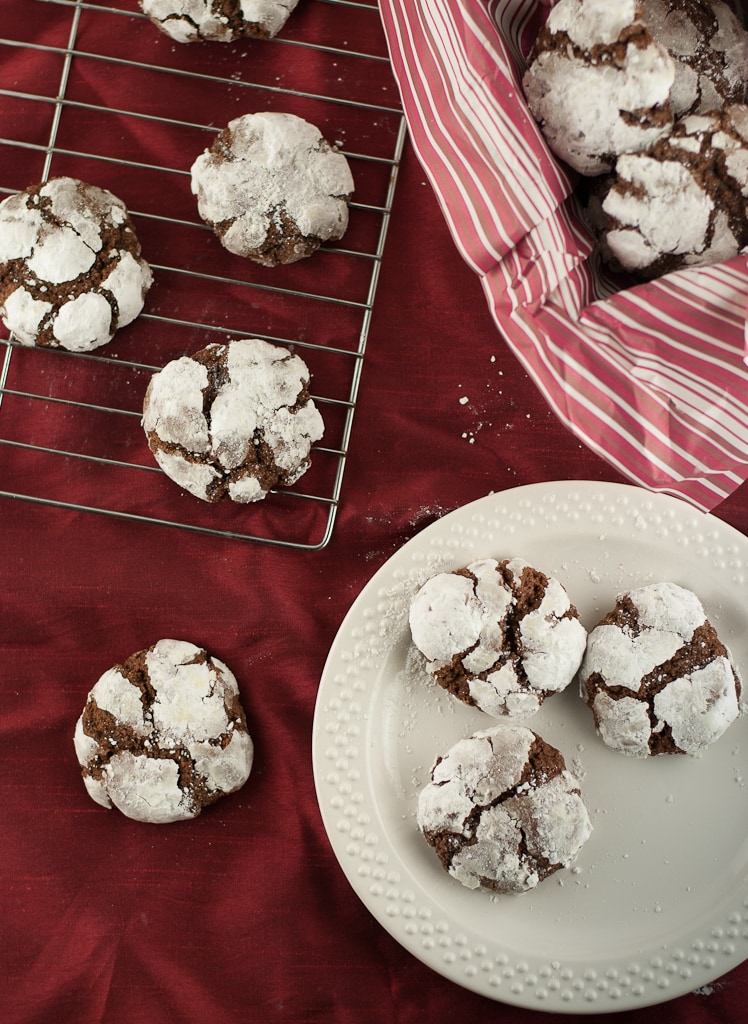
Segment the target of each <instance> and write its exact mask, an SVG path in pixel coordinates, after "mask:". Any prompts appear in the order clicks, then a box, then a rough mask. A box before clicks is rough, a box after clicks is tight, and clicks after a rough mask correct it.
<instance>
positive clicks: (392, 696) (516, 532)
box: [313, 481, 748, 1013]
mask: <svg viewBox="0 0 748 1024" xmlns="http://www.w3.org/2000/svg"><path fill="white" fill-rule="evenodd" d="M513 555H518V556H520V557H522V558H524V559H525V560H527V561H528V562H531V563H532V564H533V565H535V566H536V567H537V568H539V569H542V570H543V571H544V572H545V573H547V574H550V575H554V576H556V577H557V578H558V579H560V580H561V581H562V582H563V583H564V584H565V586H566V588H567V590H568V591H569V594H570V596H571V599H572V601H573V602H574V603H575V604H576V606H577V608H578V610H579V612H580V615H581V617H582V620H583V622H584V623H585V625H586V626H587V627H588V628H591V627H592V626H593V625H595V623H596V622H597V621H598V619H599V618H601V617H602V616H603V615H604V614H605V613H606V612H607V611H608V610H609V608H610V607H611V606H612V604H613V602H614V600H615V597H616V595H617V594H618V593H620V592H621V591H623V590H628V589H630V588H631V587H633V586H638V585H641V584H643V583H647V582H653V581H655V580H672V581H673V582H676V583H679V584H681V585H682V586H686V587H688V588H690V589H692V590H694V591H695V592H696V593H698V595H699V596H700V598H701V600H702V602H703V604H704V606H705V608H706V611H707V615H708V616H709V618H710V619H711V621H712V622H713V623H714V625H715V626H716V628H717V630H718V632H719V633H720V636H721V637H722V639H723V641H724V642H725V643H726V644H727V646H728V647H730V649H731V650H732V653H733V655H734V657H735V660H736V662H737V663H738V665H739V666H743V673H744V675H745V677H746V678H748V604H747V603H746V594H748V587H747V584H748V539H746V538H745V537H744V536H742V535H741V534H740V533H738V532H737V531H736V530H734V529H732V528H731V527H729V526H727V525H726V524H724V523H722V522H721V521H720V520H718V519H715V518H713V517H711V516H707V515H704V514H703V513H700V512H698V511H696V510H695V509H693V508H691V507H690V506H689V505H686V504H685V503H683V502H682V501H680V500H678V499H676V498H671V497H668V496H664V495H657V494H651V493H649V492H647V491H644V490H641V489H639V488H636V487H631V486H626V485H616V484H604V483H589V482H573V481H572V482H561V483H552V484H535V485H530V486H527V487H519V488H517V489H515V490H511V491H505V492H502V493H500V494H494V495H489V496H488V497H486V498H482V499H480V500H479V501H476V502H473V503H471V504H470V505H467V506H465V507H464V508H461V509H458V510H456V511H455V512H452V513H450V514H448V515H446V516H444V517H443V518H442V519H440V520H439V521H438V522H436V523H433V524H432V525H431V526H429V527H427V528H426V529H425V530H423V532H422V533H420V534H418V535H417V536H416V537H414V538H413V539H412V540H411V541H409V542H408V543H407V544H405V545H404V546H403V547H402V548H401V549H400V550H399V551H398V552H397V553H396V554H395V555H394V556H393V557H392V558H390V559H389V561H388V562H386V563H385V565H384V566H383V567H382V568H381V569H380V570H379V571H378V572H377V573H376V575H375V576H374V577H373V578H372V579H371V581H370V582H369V583H368V584H367V586H366V587H365V588H364V590H363V591H362V593H361V594H360V595H359V597H358V598H357V600H356V601H355V603H354V604H353V606H352V608H351V609H350V611H349V613H348V615H347V616H346V618H345V621H344V622H343V624H342V626H341V628H340V630H339V633H338V636H337V637H336V639H335V642H334V644H333V646H332V648H331V651H330V654H329V657H328V661H327V664H326V666H325V670H324V674H323V677H322V681H321V684H320V689H319V695H318V699H317V707H316V711H315V721H314V733H313V759H314V772H315V782H316V786H317V796H318V799H319V804H320V809H321V812H322V817H323V820H324V823H325V827H326V829H327V832H328V835H329V837H330V841H331V843H332V846H333V849H334V851H335V854H336V856H337V857H338V859H339V861H340V864H341V867H342V868H343V871H344V872H345V874H346V876H347V877H348V879H349V881H350V883H351V885H352V886H353V888H354V890H355V891H356V892H357V893H358V895H359V897H360V898H361V899H362V900H363V902H364V904H365V905H366V906H367V907H368V909H369V910H370V911H371V913H372V914H373V915H374V916H375V917H376V918H377V920H378V921H379V922H380V923H381V924H382V925H383V926H384V927H385V928H386V929H387V930H388V931H389V932H390V933H391V934H392V935H393V936H394V938H396V939H397V940H398V941H399V942H400V943H401V944H402V945H403V946H405V947H406V948H407V949H408V950H410V951H411V952H412V953H413V954H414V955H415V956H417V957H418V958H420V959H421V960H422V961H424V962H425V963H426V964H428V965H429V966H430V967H432V968H433V969H434V970H436V971H438V972H439V973H440V974H442V975H444V976H445V977H447V978H450V979H451V980H452V981H454V982H456V983H458V984H460V985H463V986H465V987H466V988H469V989H473V990H475V991H476V992H480V993H481V994H483V995H485V996H489V997H490V998H493V999H497V1000H501V1001H503V1002H507V1003H514V1004H517V1005H522V1006H526V1007H531V1008H534V1009H539V1010H553V1011H562V1012H569V1013H585V1012H586V1013H593V1012H594V1013H600V1012H604V1011H612V1010H623V1009H629V1008H632V1007H638V1006H647V1005H652V1004H655V1003H659V1002H663V1001H665V1000H667V999H671V998H674V997H675V996H678V995H682V994H684V993H686V992H689V991H691V990H693V989H696V988H698V987H700V986H703V985H705V984H708V983H709V982H711V981H713V980H714V979H715V978H717V977H719V976H720V975H722V974H724V973H725V972H727V971H728V970H730V969H731V968H732V967H734V966H736V965H737V964H739V963H740V962H741V961H742V960H744V959H745V958H746V957H748V716H747V717H746V718H745V719H740V720H738V721H737V722H736V723H734V724H733V725H732V726H731V727H730V729H729V730H728V731H727V733H725V735H724V736H723V737H722V738H721V739H720V740H719V741H718V742H717V743H715V744H714V745H713V746H712V747H711V748H710V749H709V750H708V751H707V752H706V753H705V754H704V755H703V756H702V757H700V758H689V757H685V756H673V755H671V756H669V757H668V756H665V757H659V758H649V759H645V760H637V759H630V758H627V757H625V756H624V755H621V754H618V753H615V752H613V751H611V750H609V749H608V748H607V747H605V746H604V744H603V743H602V742H601V741H600V740H599V739H598V738H597V737H596V735H595V733H594V730H593V728H592V719H591V714H590V712H589V711H588V709H587V708H586V707H585V706H584V704H583V703H582V701H581V699H580V698H579V696H578V693H577V688H576V685H575V684H574V683H572V685H571V686H570V687H569V688H568V689H567V690H566V691H565V692H564V693H562V694H560V695H557V696H554V697H552V698H550V699H548V700H547V701H546V703H545V704H544V706H543V707H542V708H541V710H540V711H539V712H538V713H537V714H536V715H534V716H532V717H530V718H527V719H525V722H526V723H527V724H528V725H530V726H531V727H532V728H533V729H535V731H537V732H539V733H540V734H541V735H542V736H544V738H545V739H547V740H549V741H550V742H551V743H553V744H554V745H555V746H557V747H558V748H559V749H560V750H561V751H562V752H563V753H564V755H565V757H566V761H567V765H568V767H569V768H571V770H572V771H573V772H575V774H576V775H577V778H578V779H579V781H580V783H581V787H582V792H583V795H584V798H585V802H586V804H587V806H588V809H589V811H590V815H591V818H592V822H593V826H594V831H593V834H592V836H591V838H590V839H589V841H588V842H587V844H586V845H585V847H584V848H583V849H582V851H581V853H580V855H579V857H578V858H577V861H576V863H575V865H574V867H573V868H571V869H566V870H562V871H559V872H557V873H556V874H555V875H553V876H551V877H550V878H549V879H547V880H546V881H545V882H543V883H541V885H540V886H538V888H537V889H536V890H534V891H531V892H528V893H524V894H522V895H519V896H492V895H489V894H486V893H483V892H472V891H470V890H468V889H465V888H464V887H463V886H461V885H460V884H459V883H458V882H456V881H454V880H453V879H451V878H450V877H449V876H448V875H447V874H446V873H445V872H444V871H443V869H442V868H441V866H440V864H439V862H438V860H437V858H436V856H435V854H434V853H433V851H432V850H431V849H430V848H429V847H428V846H427V844H426V843H425V842H424V840H423V839H422V837H421V835H420V834H419V832H418V828H417V825H416V820H415V806H416V800H417V796H418V793H419V791H420V789H421V788H422V787H423V786H424V785H425V783H426V781H427V779H428V774H429V771H430V769H431V766H432V764H433V762H434V760H435V758H436V756H437V755H439V754H442V753H444V752H445V751H446V750H447V749H448V748H449V747H450V746H451V745H452V744H453V743H454V742H455V741H456V740H457V739H458V738H460V737H462V736H466V735H468V734H470V733H471V732H473V731H474V730H476V729H478V728H485V727H487V726H488V725H490V724H492V722H493V720H492V719H490V718H488V716H486V715H483V714H482V713H481V712H478V711H476V710H475V709H472V708H469V707H467V706H465V705H463V704H461V703H459V702H457V701H455V700H454V698H452V697H451V696H450V695H449V694H448V693H446V691H444V690H442V689H440V688H439V687H437V686H436V685H435V684H434V683H432V682H431V681H429V680H428V679H427V678H426V677H425V675H424V673H423V670H422V667H421V664H420V662H419V660H418V658H417V657H416V656H415V655H414V651H413V648H412V645H411V642H410V632H409V629H408V620H407V612H408V603H409V600H410V598H411V596H412V595H413V594H414V593H415V591H416V589H417V588H418V586H419V585H420V584H421V583H422V582H423V581H424V580H425V579H426V578H427V577H428V576H429V575H431V574H432V573H433V572H435V571H438V570H439V569H442V568H448V569H455V568H458V567H460V566H462V565H464V564H466V563H467V562H469V561H471V560H472V559H474V558H479V557H485V556H488V557H497V558H502V557H509V556H513Z"/></svg>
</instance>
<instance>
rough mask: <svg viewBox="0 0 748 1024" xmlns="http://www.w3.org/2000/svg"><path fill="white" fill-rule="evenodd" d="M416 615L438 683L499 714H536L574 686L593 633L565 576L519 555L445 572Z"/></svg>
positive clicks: (421, 645)
mask: <svg viewBox="0 0 748 1024" xmlns="http://www.w3.org/2000/svg"><path fill="white" fill-rule="evenodd" d="M409 621H410V629H411V634H412V637H413V642H414V644H415V646H416V647H417V648H418V650H419V651H420V652H421V653H422V654H423V655H424V657H425V658H426V664H427V668H428V671H429V672H430V673H431V674H432V675H433V676H434V677H435V679H436V680H437V682H438V683H439V684H440V685H441V686H443V687H444V688H445V689H447V690H448V691H449V692H450V693H452V694H453V695H454V696H456V697H457V698H458V699H460V700H462V701H464V702H465V703H467V704H472V705H474V706H476V707H478V708H480V709H481V710H482V711H485V712H486V713H487V714H489V715H493V716H494V717H503V716H507V715H508V716H519V715H528V714H532V713H534V712H535V711H537V710H538V708H539V707H540V706H541V704H542V703H543V701H544V700H545V698H546V697H548V696H550V695H551V694H553V693H558V692H560V691H561V690H563V689H564V688H565V687H566V686H568V685H569V683H570V682H571V680H572V678H573V677H574V674H575V672H576V671H577V669H578V668H579V664H580V662H581V660H582V655H583V653H584V647H585V642H586V636H587V634H586V631H585V629H584V626H583V625H582V624H581V622H580V621H579V617H578V615H577V612H576V609H575V608H574V606H573V605H572V603H571V601H570V599H569V596H568V594H567V593H566V591H565V589H564V588H563V586H562V585H561V583H559V581H558V580H556V579H554V578H553V577H548V576H546V575H545V574H544V573H542V572H540V571H539V570H537V569H535V568H533V567H532V566H530V565H528V563H527V562H525V561H523V560H522V559H519V558H512V559H505V560H503V561H501V562H499V561H496V560H495V559H490V558H488V559H480V560H478V561H475V562H472V563H470V564H469V565H468V566H466V567H465V568H464V569H460V570H458V571H456V572H451V573H446V572H445V573H437V574H436V575H435V576H432V577H431V578H430V579H428V580H427V581H426V582H425V583H424V584H423V586H422V587H421V588H420V590H419V591H418V593H417V594H416V595H415V597H414V598H413V601H412V602H411V605H410V611H409Z"/></svg>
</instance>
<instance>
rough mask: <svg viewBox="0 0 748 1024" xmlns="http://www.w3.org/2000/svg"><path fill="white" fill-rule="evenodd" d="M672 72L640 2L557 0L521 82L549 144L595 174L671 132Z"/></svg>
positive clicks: (579, 167)
mask: <svg viewBox="0 0 748 1024" xmlns="http://www.w3.org/2000/svg"><path fill="white" fill-rule="evenodd" d="M674 78H675V65H674V61H673V59H672V57H671V56H670V54H669V53H668V51H667V49H666V48H665V47H664V46H661V45H660V44H659V43H658V42H657V41H656V40H655V39H653V38H652V34H651V33H650V32H649V31H648V29H647V27H646V25H645V24H644V22H643V20H642V18H641V7H640V5H639V4H638V3H637V2H636V0H617V2H616V3H611V2H610V0H559V2H558V3H557V4H555V6H553V7H552V8H551V11H550V13H549V15H548V19H547V22H546V24H545V25H544V26H543V28H542V29H541V30H540V33H539V34H538V37H537V40H536V41H535V44H534V46H533V48H532V50H531V52H530V54H529V56H528V66H527V70H526V72H525V74H524V76H523V80H522V85H523V88H524V92H525V98H526V99H527V104H528V106H529V108H530V112H531V113H532V115H533V117H534V118H535V120H536V121H537V122H538V124H539V126H540V129H541V131H542V133H543V135H544V137H545V139H546V141H547V142H548V145H549V146H550V148H551V149H552V150H553V151H554V153H555V154H556V155H557V156H559V157H561V159H563V160H565V161H566V163H567V164H569V165H570V166H571V167H573V168H574V169H575V170H577V171H579V172H580V173H581V174H586V175H589V174H600V173H602V172H604V171H606V170H610V169H611V168H612V166H613V163H614V161H615V158H616V156H617V155H618V154H619V153H627V152H633V151H638V150H641V149H646V148H647V147H648V146H650V145H651V144H652V143H653V142H655V141H656V139H658V138H659V137H660V136H661V135H664V134H665V133H666V132H668V131H669V130H670V128H671V126H672V124H673V111H672V108H671V105H670V91H671V88H672V85H673V81H674Z"/></svg>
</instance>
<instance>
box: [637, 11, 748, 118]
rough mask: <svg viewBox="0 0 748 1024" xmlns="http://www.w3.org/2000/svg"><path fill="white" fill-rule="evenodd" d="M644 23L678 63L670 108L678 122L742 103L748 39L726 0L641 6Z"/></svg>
mask: <svg viewBox="0 0 748 1024" xmlns="http://www.w3.org/2000/svg"><path fill="white" fill-rule="evenodd" d="M641 3H642V20H643V21H644V22H645V24H646V26H647V28H648V29H649V31H650V32H651V33H652V36H653V37H654V38H655V39H656V40H657V42H658V43H660V44H661V45H662V46H664V47H665V48H666V49H667V50H668V52H669V53H670V54H671V56H672V57H673V62H674V67H675V78H674V80H673V86H672V89H671V92H670V102H671V104H672V107H673V112H674V114H675V116H676V117H683V116H684V115H686V114H693V113H706V112H708V111H712V110H719V109H721V108H722V107H723V106H725V105H727V104H730V103H741V102H742V101H743V99H744V96H745V79H746V72H747V71H748V63H747V62H748V45H747V41H748V33H747V32H746V30H745V29H744V28H743V26H742V25H741V23H740V20H739V18H738V17H737V15H736V14H735V13H734V12H733V11H732V10H731V8H730V7H729V6H728V5H727V4H726V3H724V2H723V0H709V3H703V0H679V3H678V4H677V5H675V4H672V3H671V2H670V0H641Z"/></svg>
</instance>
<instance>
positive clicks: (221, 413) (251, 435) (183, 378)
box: [143, 338, 324, 503]
mask: <svg viewBox="0 0 748 1024" xmlns="http://www.w3.org/2000/svg"><path fill="white" fill-rule="evenodd" d="M143 429H144V430H145V433H146V436H147V438H148V445H149V447H150V449H151V451H152V452H153V455H154V456H155V459H156V461H157V462H158V464H159V466H160V467H161V468H162V469H163V471H164V472H165V473H166V475H167V476H169V477H171V479H172V480H174V481H175V482H176V483H178V484H179V485H180V486H181V487H183V488H184V489H185V490H187V491H189V492H190V493H191V494H194V495H196V496H197V497H198V498H202V499H203V500H204V501H210V502H216V501H221V500H222V499H225V498H229V499H231V500H233V501H236V502H242V503H246V502H253V501H259V500H260V499H262V498H264V497H265V496H266V494H267V493H268V491H269V490H270V489H271V488H272V487H275V486H284V487H287V486H290V485H291V484H294V483H296V481H297V480H298V479H299V478H300V477H301V476H302V474H303V473H305V472H306V470H307V469H308V468H309V465H310V450H311V446H312V444H313V443H314V442H315V441H318V440H319V439H320V438H321V437H322V434H323V429H324V425H323V422H322V417H321V415H320V413H319V411H318V410H317V407H316V405H315V404H314V401H313V400H312V398H311V397H310V395H309V370H308V369H307V366H306V363H305V362H304V360H303V359H302V358H301V357H300V356H298V355H294V354H292V353H291V352H290V351H289V350H288V349H286V348H283V347H281V346H279V345H271V344H270V343H269V342H267V341H262V340H260V339H259V338H247V339H243V340H233V341H229V342H227V343H224V344H212V345H208V346H207V347H206V348H204V349H201V350H200V351H199V352H196V353H195V354H194V355H192V356H182V357H181V358H179V359H175V360H173V361H172V362H170V363H168V364H167V365H166V366H164V367H163V369H161V370H159V371H158V372H157V373H156V374H154V376H153V377H152V378H151V381H150V383H149V385H148V389H147V391H146V395H145V400H144V403H143Z"/></svg>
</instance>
